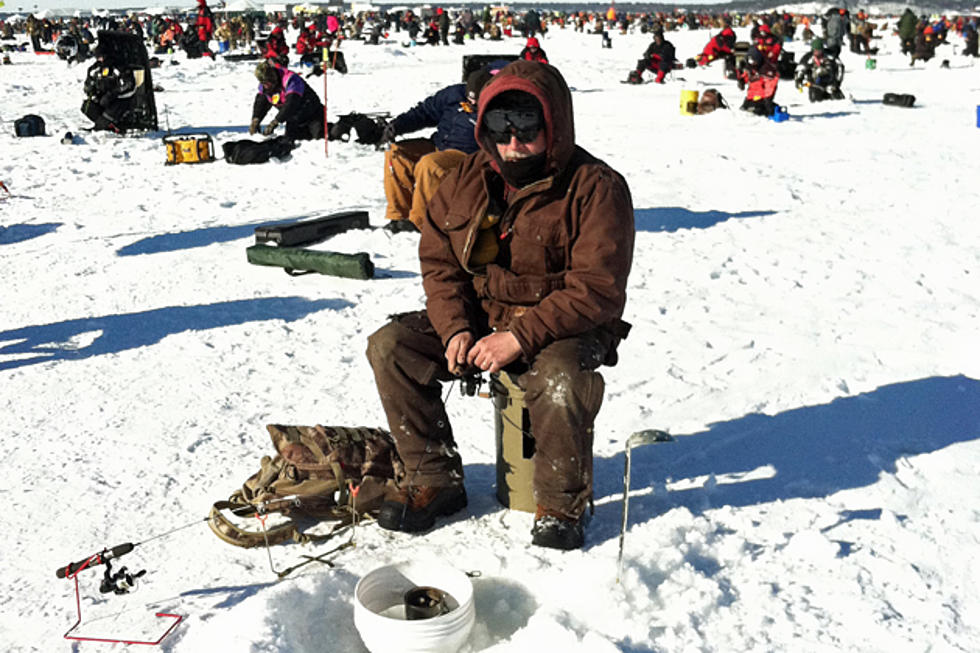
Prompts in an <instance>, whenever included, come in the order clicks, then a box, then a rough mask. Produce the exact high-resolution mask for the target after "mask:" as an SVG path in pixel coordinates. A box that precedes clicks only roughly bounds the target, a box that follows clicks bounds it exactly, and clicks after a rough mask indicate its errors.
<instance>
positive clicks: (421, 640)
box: [354, 562, 476, 653]
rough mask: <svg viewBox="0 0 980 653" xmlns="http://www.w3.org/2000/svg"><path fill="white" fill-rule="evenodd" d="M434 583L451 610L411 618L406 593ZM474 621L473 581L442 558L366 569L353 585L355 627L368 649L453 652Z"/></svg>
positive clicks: (379, 651)
mask: <svg viewBox="0 0 980 653" xmlns="http://www.w3.org/2000/svg"><path fill="white" fill-rule="evenodd" d="M425 586H428V587H435V588H438V589H440V590H442V591H443V592H445V593H446V594H447V595H448V596H447V597H446V607H447V608H448V609H449V612H447V613H446V614H442V615H439V616H437V617H432V618H431V619H419V620H414V621H409V620H407V619H406V618H405V602H404V601H405V592H407V591H409V590H411V589H414V588H416V587H425ZM475 621H476V609H475V608H474V606H473V583H472V582H470V579H469V578H468V577H467V576H466V574H464V573H463V572H461V571H459V570H458V569H454V568H453V567H450V566H449V565H446V564H442V563H440V562H400V563H397V564H392V565H386V566H384V567H378V568H377V569H375V570H373V571H370V572H368V573H367V574H366V575H365V576H364V577H363V578H361V580H359V581H358V582H357V586H356V587H355V588H354V626H356V627H357V632H358V633H360V635H361V639H362V640H363V641H364V645H365V646H367V648H368V650H369V651H371V653H391V652H392V651H404V652H405V653H416V652H418V653H421V652H422V651H431V652H435V653H456V651H458V650H459V649H460V648H461V647H462V646H463V644H464V643H465V642H466V639H467V638H468V637H469V636H470V631H471V630H472V629H473V623H474V622H475Z"/></svg>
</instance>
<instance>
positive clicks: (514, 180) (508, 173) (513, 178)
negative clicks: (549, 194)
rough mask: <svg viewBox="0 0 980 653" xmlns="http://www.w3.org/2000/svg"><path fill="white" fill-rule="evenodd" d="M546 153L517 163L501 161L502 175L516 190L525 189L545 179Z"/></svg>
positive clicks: (519, 160)
mask: <svg viewBox="0 0 980 653" xmlns="http://www.w3.org/2000/svg"><path fill="white" fill-rule="evenodd" d="M547 160H548V156H547V153H546V152H542V153H541V154H535V155H533V156H529V157H527V158H524V159H518V160H516V161H501V162H500V174H501V175H503V178H504V180H506V181H507V183H508V184H510V185H511V186H513V187H514V188H524V187H525V186H527V185H529V184H533V183H534V182H536V181H540V180H541V179H544V177H545V163H547Z"/></svg>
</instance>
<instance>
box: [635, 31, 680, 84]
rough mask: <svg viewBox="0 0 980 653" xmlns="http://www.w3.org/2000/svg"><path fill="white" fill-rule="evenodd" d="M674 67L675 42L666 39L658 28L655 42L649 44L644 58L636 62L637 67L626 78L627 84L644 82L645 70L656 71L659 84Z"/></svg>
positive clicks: (656, 80)
mask: <svg viewBox="0 0 980 653" xmlns="http://www.w3.org/2000/svg"><path fill="white" fill-rule="evenodd" d="M673 69H674V44H673V43H671V42H670V41H667V40H665V39H664V33H663V32H662V31H660V30H657V31H656V32H654V33H653V43H651V44H650V45H649V46H647V49H646V51H645V52H644V53H643V58H642V59H640V60H639V61H637V62H636V69H635V70H631V71H630V74H629V76H628V77H627V78H626V83H627V84H641V83H643V71H645V70H649V71H651V72H652V71H656V73H657V78H656V79H654V80H653V81H655V82H656V83H657V84H663V83H664V77H665V76H666V75H667V73H669V72H670V71H671V70H673Z"/></svg>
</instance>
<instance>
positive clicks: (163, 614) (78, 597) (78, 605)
mask: <svg viewBox="0 0 980 653" xmlns="http://www.w3.org/2000/svg"><path fill="white" fill-rule="evenodd" d="M98 558H99V554H98V553H96V554H95V555H93V556H92V557H91V558H89V559H88V560H86V561H85V564H83V565H82V566H81V567H79V568H78V571H76V572H75V573H74V574H71V575H70V576H69V578H72V579H74V580H75V607H76V608H77V610H78V620H77V621H75V624H74V625H73V626H72V627H71V628H69V629H68V632H66V633H65V639H73V640H76V641H79V642H106V643H110V644H145V645H147V646H156V645H157V644H159V643H160V642H162V641H163V640H164V639H165V638H166V637H167V635H169V634H170V633H171V631H173V629H174V628H176V627H177V624H179V623H180V622H181V621H183V620H184V617H183V616H181V615H179V614H170V613H168V612H157V613H156V616H157V617H158V618H163V619H173V620H174V622H173V623H172V624H170V627H169V628H167V630H165V631H164V633H163V634H162V635H160V637H159V639H157V640H156V641H153V642H144V641H140V640H135V639H108V638H100V637H81V636H79V635H72V634H71V633H72V631H74V630H75V629H76V628H78V626H79V625H80V624H81V623H82V599H81V594H80V593H79V590H78V574H80V573H81V572H82V570H83V569H85V568H86V567H88V566H89V564H91V563H92V562H93V561H95V560H97V559H98Z"/></svg>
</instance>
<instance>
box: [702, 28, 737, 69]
mask: <svg viewBox="0 0 980 653" xmlns="http://www.w3.org/2000/svg"><path fill="white" fill-rule="evenodd" d="M734 48H735V30H733V29H732V28H731V26H730V25H728V24H727V23H726V25H725V28H724V29H723V30H721V31H720V32H719V33H718V34H716V35H715V36H713V37H711V40H710V41H708V44H707V45H705V46H704V50H702V51H701V54H699V55H698V56H697V59H696V60H695V61H696V63H695V65H696V66H707V65H708V64H710V63H711V62H712V61H714V60H715V59H724V61H725V69H726V70H727V69H728V68H730V67H733V66H734V65H735V50H734Z"/></svg>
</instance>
